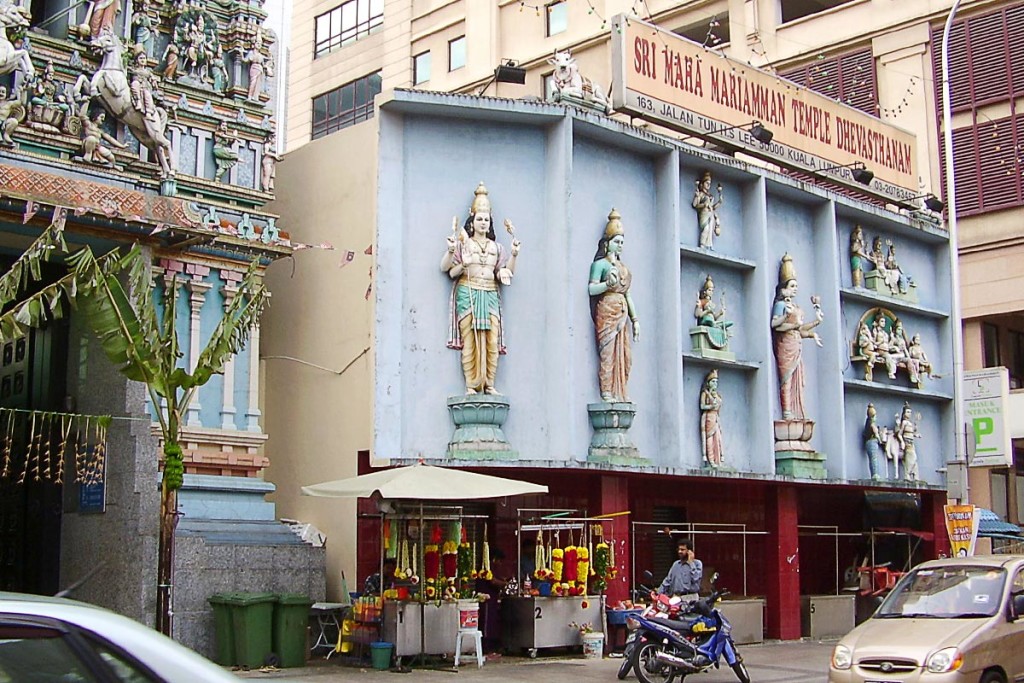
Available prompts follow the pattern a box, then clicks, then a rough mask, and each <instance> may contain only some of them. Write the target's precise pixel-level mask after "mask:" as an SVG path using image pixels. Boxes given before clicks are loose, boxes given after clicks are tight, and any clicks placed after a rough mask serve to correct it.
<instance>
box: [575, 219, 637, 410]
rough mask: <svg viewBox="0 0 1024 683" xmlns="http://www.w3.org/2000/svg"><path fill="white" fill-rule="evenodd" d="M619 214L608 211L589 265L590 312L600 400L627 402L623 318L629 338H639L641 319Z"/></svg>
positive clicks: (628, 355) (628, 350)
mask: <svg viewBox="0 0 1024 683" xmlns="http://www.w3.org/2000/svg"><path fill="white" fill-rule="evenodd" d="M621 219H622V217H621V216H620V215H619V212H618V211H616V210H615V209H612V210H611V213H609V214H608V224H607V226H606V227H605V230H604V235H603V236H602V237H601V240H600V241H599V242H598V243H597V253H595V254H594V262H593V264H591V266H590V285H589V287H588V290H589V292H590V313H591V317H593V319H594V329H595V331H596V332H597V356H598V371H597V379H598V383H599V385H600V387H601V400H602V401H605V402H607V403H615V402H620V401H623V402H627V401H629V395H628V394H627V393H626V385H627V384H628V383H629V369H630V366H631V365H632V363H633V351H632V343H631V340H630V335H629V332H628V330H627V329H626V321H627V319H628V321H629V322H630V323H631V324H632V326H633V334H632V341H633V342H637V341H640V323H639V322H637V317H636V308H635V307H634V305H633V297H632V296H631V295H630V293H629V287H630V285H631V284H632V282H633V274H632V273H630V272H629V269H628V268H627V267H626V264H625V263H623V262H622V260H621V258H620V257H621V254H622V245H623V242H625V237H624V231H623V228H622V220H621Z"/></svg>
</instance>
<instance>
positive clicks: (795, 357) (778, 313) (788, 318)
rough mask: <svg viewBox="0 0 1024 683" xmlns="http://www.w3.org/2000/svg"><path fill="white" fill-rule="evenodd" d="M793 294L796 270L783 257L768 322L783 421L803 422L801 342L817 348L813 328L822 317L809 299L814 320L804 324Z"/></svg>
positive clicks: (816, 304) (818, 304)
mask: <svg viewBox="0 0 1024 683" xmlns="http://www.w3.org/2000/svg"><path fill="white" fill-rule="evenodd" d="M796 292H797V281H796V268H795V267H794V266H793V257H792V256H790V255H789V254H786V255H784V256H783V257H782V264H781V265H780V267H779V284H778V286H777V287H776V288H775V303H774V304H773V306H772V320H771V325H772V337H773V341H774V344H773V346H774V350H775V365H776V369H777V370H778V375H779V403H780V404H781V406H782V419H783V420H804V419H806V417H807V414H806V412H805V411H804V360H803V340H804V339H813V340H814V341H815V343H817V344H818V346H821V338H820V337H819V336H818V333H817V332H815V331H814V328H815V327H817V326H818V325H820V324H821V321H822V320H824V318H825V314H824V313H822V311H821V299H820V297H817V296H812V297H811V305H813V306H814V320H812V321H811V322H804V312H803V309H801V308H800V307H799V306H798V305H797V304H796V302H795V301H794V299H795V297H796Z"/></svg>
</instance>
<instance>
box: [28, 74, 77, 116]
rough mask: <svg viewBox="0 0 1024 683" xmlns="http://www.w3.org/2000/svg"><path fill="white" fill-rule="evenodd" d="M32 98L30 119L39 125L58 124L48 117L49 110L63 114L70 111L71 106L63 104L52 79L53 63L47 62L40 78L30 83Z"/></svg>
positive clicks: (55, 83) (56, 85)
mask: <svg viewBox="0 0 1024 683" xmlns="http://www.w3.org/2000/svg"><path fill="white" fill-rule="evenodd" d="M31 93H32V96H31V97H30V98H29V104H30V105H31V118H32V120H34V121H39V122H41V123H50V122H51V121H52V122H53V123H55V124H58V123H60V122H59V121H56V120H54V118H53V116H52V115H48V114H47V112H48V111H49V110H59V111H61V112H63V113H64V114H67V113H68V112H70V111H71V106H70V105H69V104H68V103H67V102H65V101H64V100H65V99H66V98H65V97H64V94H63V93H62V92H60V90H59V87H58V83H57V81H56V79H55V78H54V69H53V61H52V60H47V61H46V67H45V68H44V69H43V73H42V75H41V76H39V77H38V78H36V79H35V80H34V81H33V82H32V87H31Z"/></svg>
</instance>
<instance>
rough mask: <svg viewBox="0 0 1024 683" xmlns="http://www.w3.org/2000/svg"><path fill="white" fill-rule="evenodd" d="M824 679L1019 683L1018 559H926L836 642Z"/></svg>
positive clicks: (1022, 597)
mask: <svg viewBox="0 0 1024 683" xmlns="http://www.w3.org/2000/svg"><path fill="white" fill-rule="evenodd" d="M828 680H829V683H897V682H899V683H1009V682H1010V681H1020V680H1024V557H1021V556H1011V555H988V556H976V557H960V558H953V559H943V560H932V561H930V562H925V563H923V564H920V565H918V566H917V567H915V568H914V569H913V570H912V571H911V572H909V573H908V574H907V575H906V576H905V577H903V579H901V580H900V582H899V583H898V584H896V587H895V588H893V589H892V592H890V593H889V595H888V596H887V597H886V598H885V600H884V601H883V602H882V604H881V605H880V606H879V607H878V610H877V611H876V612H875V613H874V615H873V616H872V617H871V618H870V619H868V620H867V621H865V622H864V623H863V624H861V625H860V626H858V627H856V628H855V629H853V630H852V631H850V632H849V633H848V634H847V635H846V636H844V637H843V639H842V640H840V641H839V643H838V644H837V645H836V647H835V649H834V650H833V652H832V663H831V666H830V667H829V674H828Z"/></svg>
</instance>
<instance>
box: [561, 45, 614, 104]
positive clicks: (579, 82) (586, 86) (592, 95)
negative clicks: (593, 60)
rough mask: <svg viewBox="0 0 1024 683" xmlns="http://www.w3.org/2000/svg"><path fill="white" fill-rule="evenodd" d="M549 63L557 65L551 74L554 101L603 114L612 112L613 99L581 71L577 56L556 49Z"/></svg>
mask: <svg viewBox="0 0 1024 683" xmlns="http://www.w3.org/2000/svg"><path fill="white" fill-rule="evenodd" d="M548 64H550V65H551V66H553V67H555V70H554V72H553V73H552V74H551V87H552V92H551V93H550V98H551V100H552V101H553V102H566V103H569V104H575V105H577V106H581V107H586V108H587V109H594V110H596V111H599V112H601V113H603V114H610V113H611V106H612V105H611V101H610V100H609V99H608V95H607V94H605V92H604V91H603V90H601V87H600V86H599V85H597V84H596V83H594V81H592V80H590V79H589V78H586V77H584V76H583V75H582V74H581V73H580V67H579V65H578V64H577V63H576V58H575V57H573V56H572V54H571V53H570V52H569V51H568V50H561V51H558V50H556V51H555V53H554V55H552V56H551V57H550V58H549V59H548Z"/></svg>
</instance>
